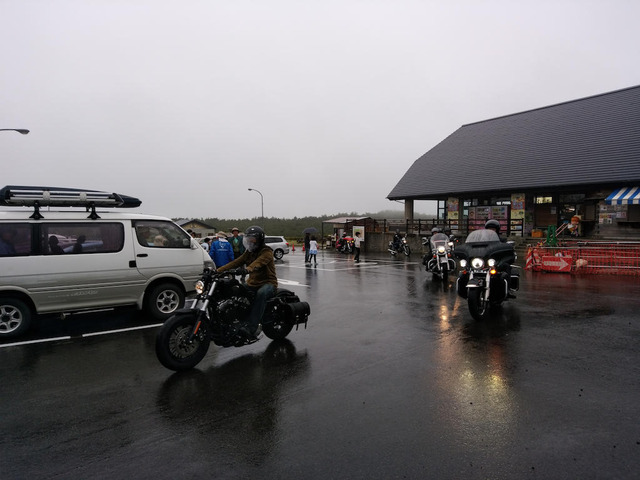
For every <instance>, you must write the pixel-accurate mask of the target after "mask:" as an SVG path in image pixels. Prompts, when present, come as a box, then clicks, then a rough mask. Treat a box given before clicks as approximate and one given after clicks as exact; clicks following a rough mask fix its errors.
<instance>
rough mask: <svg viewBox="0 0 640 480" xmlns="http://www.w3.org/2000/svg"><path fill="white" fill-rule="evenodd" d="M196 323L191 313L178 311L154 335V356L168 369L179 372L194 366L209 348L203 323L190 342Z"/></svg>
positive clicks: (194, 316)
mask: <svg viewBox="0 0 640 480" xmlns="http://www.w3.org/2000/svg"><path fill="white" fill-rule="evenodd" d="M195 323H196V315H195V314H193V313H180V314H177V315H173V316H172V317H170V318H169V319H168V320H167V321H166V322H165V323H164V324H163V325H162V327H160V330H158V333H157V335H156V356H157V357H158V360H160V363H161V364H162V365H164V366H165V367H166V368H168V369H169V370H174V371H176V372H181V371H184V370H190V369H192V368H193V367H195V366H196V365H197V364H198V363H200V361H201V360H202V359H203V358H204V356H205V355H206V354H207V351H208V350H209V344H210V341H209V337H208V335H207V332H206V328H205V326H204V324H202V325H201V326H200V330H199V331H198V334H197V335H196V336H195V337H194V338H193V340H192V341H191V342H190V341H189V337H190V335H191V332H192V331H193V327H194V325H195Z"/></svg>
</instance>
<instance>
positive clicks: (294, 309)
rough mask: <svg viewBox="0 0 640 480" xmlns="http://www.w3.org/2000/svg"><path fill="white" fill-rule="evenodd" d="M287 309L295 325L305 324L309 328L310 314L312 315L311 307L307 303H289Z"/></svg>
mask: <svg viewBox="0 0 640 480" xmlns="http://www.w3.org/2000/svg"><path fill="white" fill-rule="evenodd" d="M285 308H286V311H287V316H288V317H289V319H290V320H291V321H292V323H293V324H294V325H299V324H301V323H304V325H305V327H306V326H307V321H308V320H309V314H310V313H311V307H310V306H309V304H308V303H307V302H293V303H287V304H286V306H285Z"/></svg>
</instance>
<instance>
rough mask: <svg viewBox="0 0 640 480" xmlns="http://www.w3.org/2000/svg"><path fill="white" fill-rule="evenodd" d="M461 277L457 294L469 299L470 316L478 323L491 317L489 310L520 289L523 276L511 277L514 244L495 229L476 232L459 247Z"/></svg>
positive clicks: (514, 258)
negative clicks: (501, 236) (499, 234)
mask: <svg viewBox="0 0 640 480" xmlns="http://www.w3.org/2000/svg"><path fill="white" fill-rule="evenodd" d="M455 256H456V258H458V259H459V265H460V269H461V271H460V274H459V275H458V280H457V282H456V289H457V291H458V295H459V296H461V297H462V298H465V299H467V302H468V304H469V313H471V316H472V317H473V318H474V319H476V320H485V319H487V318H488V317H489V310H490V308H491V307H493V306H497V305H500V304H501V303H502V302H504V301H505V300H507V299H508V298H515V295H514V294H513V293H512V292H515V291H516V290H518V288H519V286H520V277H519V276H518V275H517V274H512V265H511V264H512V263H513V262H515V261H516V258H517V256H516V252H515V250H514V248H513V243H512V242H507V243H503V242H501V241H500V237H498V234H497V233H495V232H494V231H492V230H475V231H473V232H471V233H470V234H469V236H468V237H467V241H466V242H465V243H464V244H463V245H462V246H459V247H458V248H456V250H455Z"/></svg>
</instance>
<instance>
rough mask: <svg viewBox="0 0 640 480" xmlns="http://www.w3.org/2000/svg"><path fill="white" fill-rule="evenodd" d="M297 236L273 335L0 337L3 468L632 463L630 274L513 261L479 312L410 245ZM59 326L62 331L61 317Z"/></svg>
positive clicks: (636, 465) (501, 468) (633, 317)
mask: <svg viewBox="0 0 640 480" xmlns="http://www.w3.org/2000/svg"><path fill="white" fill-rule="evenodd" d="M318 260H319V264H318V266H317V267H305V266H304V263H303V253H302V252H298V251H296V252H295V253H292V254H290V255H287V256H285V258H284V261H283V262H281V263H279V264H278V276H279V278H280V280H281V283H282V285H281V286H283V287H285V288H290V289H291V290H293V291H295V292H296V293H298V294H299V295H300V297H301V298H302V299H303V300H306V301H308V302H309V303H310V304H311V310H312V315H311V318H310V321H309V326H308V328H307V329H306V330H304V329H301V330H298V331H296V330H294V331H293V332H292V333H291V334H290V335H289V338H288V341H286V342H283V343H273V342H270V341H269V339H267V338H263V339H262V340H261V341H260V342H258V343H256V344H253V345H250V346H248V347H244V348H230V349H219V348H218V347H215V346H212V348H211V349H210V350H209V353H208V355H207V356H206V357H205V359H204V360H203V361H202V362H201V364H200V365H199V366H198V368H197V369H196V370H194V371H192V372H188V373H186V374H173V373H172V372H171V371H169V370H166V369H165V368H164V367H162V366H161V365H160V363H159V362H158V361H157V359H156V357H155V353H154V333H155V328H154V327H148V328H140V329H137V330H128V331H122V332H115V333H109V334H104V335H97V336H87V335H82V334H83V333H86V332H89V331H93V330H108V329H119V328H123V329H124V328H127V327H132V326H134V327H135V326H144V325H145V324H149V323H151V324H152V323H153V322H151V321H148V320H147V319H145V318H144V317H143V316H142V315H141V314H139V313H137V312H133V311H119V312H102V313H97V314H91V315H82V316H75V317H71V318H69V319H66V320H63V321H59V320H52V319H45V320H43V321H41V322H40V323H39V324H38V325H37V326H36V328H35V330H34V332H33V335H32V336H31V337H29V338H28V339H27V340H36V339H37V338H39V337H42V336H45V337H47V336H48V337H63V338H61V339H58V340H53V341H48V342H44V343H28V344H21V345H12V346H7V344H9V343H10V342H7V341H4V342H3V343H4V345H0V369H1V375H2V381H1V383H0V427H1V429H2V436H1V437H0V478H2V479H22V478H30V479H40V478H47V479H50V478H51V479H54V478H64V479H67V478H82V479H129V478H136V479H147V478H149V479H160V478H178V479H180V478H185V479H186V478H188V479H192V478H219V479H253V478H262V479H329V478H330V479H374V478H375V479H378V478H379V479H424V478H434V479H462V478H465V479H529V478H531V479H637V478H639V475H640V474H639V472H640V413H639V412H640V409H639V407H638V404H639V403H640V348H639V339H640V308H639V307H640V302H639V301H638V298H640V280H639V279H638V278H636V277H628V276H627V277H614V276H580V277H578V276H570V275H563V274H543V273H531V272H526V273H523V275H522V280H521V291H520V293H519V295H518V298H517V299H516V300H512V301H509V302H507V303H506V304H505V305H504V307H503V308H501V309H500V310H499V311H497V312H496V314H495V316H494V318H492V319H491V320H490V321H488V322H485V323H478V322H475V321H474V320H473V319H472V318H471V316H470V314H469V312H468V310H467V305H466V302H465V301H464V300H462V299H461V298H459V297H457V296H456V294H455V289H454V277H453V276H452V277H451V278H450V280H449V283H448V284H444V285H443V284H442V283H438V282H432V280H431V275H430V274H428V273H426V272H424V270H423V267H422V266H421V265H420V263H419V260H420V259H419V255H416V254H414V255H412V257H411V258H409V259H406V258H398V259H393V258H390V257H389V256H387V255H381V254H374V255H365V256H364V257H363V260H364V262H363V263H361V264H360V265H354V264H353V262H352V260H351V258H350V257H346V256H341V255H337V254H334V253H333V252H320V254H319V255H318ZM67 335H69V336H70V337H69V338H66V336H67Z"/></svg>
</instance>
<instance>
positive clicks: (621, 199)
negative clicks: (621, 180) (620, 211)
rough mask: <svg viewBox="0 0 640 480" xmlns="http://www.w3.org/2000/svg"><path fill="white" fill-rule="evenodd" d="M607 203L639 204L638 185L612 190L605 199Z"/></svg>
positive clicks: (639, 190)
mask: <svg viewBox="0 0 640 480" xmlns="http://www.w3.org/2000/svg"><path fill="white" fill-rule="evenodd" d="M605 201H606V202H607V203H608V204H609V205H640V187H623V188H619V189H617V190H614V191H613V193H612V194H611V195H609V196H608V197H607V199H606V200H605Z"/></svg>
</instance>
